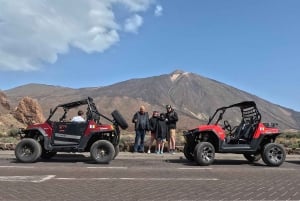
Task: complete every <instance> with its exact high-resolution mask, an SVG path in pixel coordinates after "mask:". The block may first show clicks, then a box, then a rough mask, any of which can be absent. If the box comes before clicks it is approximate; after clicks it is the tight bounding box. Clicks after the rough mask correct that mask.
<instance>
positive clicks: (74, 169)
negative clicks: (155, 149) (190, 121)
mask: <svg viewBox="0 0 300 201" xmlns="http://www.w3.org/2000/svg"><path fill="white" fill-rule="evenodd" d="M0 200H66V201H67V200H72V201H74V200H84V201H88V200H105V201H108V200H162V201H165V200H172V201H176V200H300V156H297V155H296V156H290V155H288V156H287V159H286V162H285V163H284V164H283V165H282V166H280V167H276V168H274V167H267V166H265V165H264V164H263V163H262V161H260V162H258V163H256V164H250V163H248V162H247V161H246V160H245V159H244V158H243V157H242V156H241V155H233V154H217V155H216V161H215V163H214V164H213V165H211V166H205V167H203V166H197V165H196V164H195V163H191V162H189V161H187V160H186V159H185V158H184V156H183V154H182V153H177V154H175V155H170V154H163V155H156V154H132V153H125V152H121V153H120V154H119V156H118V157H117V158H116V159H115V160H114V161H112V162H111V163H110V164H109V165H99V164H95V163H93V161H92V160H91V159H90V158H89V157H88V154H85V155H81V154H58V155H57V156H56V157H54V158H53V159H51V160H48V161H38V162H37V163H33V164H24V163H17V162H16V160H15V158H14V154H13V152H10V151H2V152H0Z"/></svg>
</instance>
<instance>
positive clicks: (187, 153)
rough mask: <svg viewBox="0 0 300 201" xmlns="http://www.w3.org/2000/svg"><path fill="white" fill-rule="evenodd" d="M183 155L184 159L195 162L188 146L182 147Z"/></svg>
mask: <svg viewBox="0 0 300 201" xmlns="http://www.w3.org/2000/svg"><path fill="white" fill-rule="evenodd" d="M183 154H184V156H185V158H186V159H188V160H189V161H195V159H194V154H193V149H192V148H191V146H189V145H188V144H185V145H184V147H183Z"/></svg>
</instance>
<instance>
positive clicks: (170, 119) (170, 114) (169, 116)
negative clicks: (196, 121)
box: [166, 105, 178, 154]
mask: <svg viewBox="0 0 300 201" xmlns="http://www.w3.org/2000/svg"><path fill="white" fill-rule="evenodd" d="M166 109H167V113H166V120H167V126H168V129H169V133H168V134H169V136H168V138H169V139H168V144H169V151H170V153H172V154H175V142H176V123H177V121H178V115H177V113H176V112H175V110H174V109H173V108H172V106H171V105H166Z"/></svg>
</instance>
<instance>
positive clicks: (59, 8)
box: [0, 0, 300, 111]
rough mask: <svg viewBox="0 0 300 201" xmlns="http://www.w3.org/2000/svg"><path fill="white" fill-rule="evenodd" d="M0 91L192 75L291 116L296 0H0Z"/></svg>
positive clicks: (299, 95) (297, 50)
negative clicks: (281, 108)
mask: <svg viewBox="0 0 300 201" xmlns="http://www.w3.org/2000/svg"><path fill="white" fill-rule="evenodd" d="M0 5H1V6H0V36H1V37H0V89H2V90H6V89H10V88H13V87H16V86H20V85H23V84H27V83H41V84H49V85H59V86H65V87H71V88H82V87H96V86H106V85H110V84H114V83H117V82H120V81H124V80H128V79H133V78H144V77H150V76H156V75H161V74H168V73H171V72H172V71H174V70H176V69H180V70H183V71H186V72H192V73H196V74H199V75H202V76H205V77H208V78H211V79H214V80H217V81H220V82H223V83H226V84H228V85H231V86H233V87H236V88H238V89H241V90H244V91H246V92H249V93H251V94H254V95H257V96H259V97H261V98H264V99H266V100H268V101H270V102H272V103H275V104H279V105H281V106H285V107H288V108H291V109H294V110H296V111H300V89H299V85H300V24H299V20H300V12H299V10H300V1H299V0H286V1H282V0H263V1H262V0H242V1H241V0H226V1H224V0H214V1H203V0H190V1H183V0H105V1H104V0H76V1H72V4H70V1H67V0H65V1H61V0H53V1H34V0H26V1H18V0H0Z"/></svg>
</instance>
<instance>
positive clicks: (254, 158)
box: [244, 153, 261, 163]
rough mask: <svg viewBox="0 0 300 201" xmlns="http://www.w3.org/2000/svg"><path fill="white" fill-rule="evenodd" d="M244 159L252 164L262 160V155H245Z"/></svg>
mask: <svg viewBox="0 0 300 201" xmlns="http://www.w3.org/2000/svg"><path fill="white" fill-rule="evenodd" d="M244 157H245V158H246V159H247V160H248V161H249V162H250V163H254V162H257V161H259V160H260V159H261V154H260V153H259V154H244Z"/></svg>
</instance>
